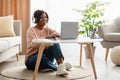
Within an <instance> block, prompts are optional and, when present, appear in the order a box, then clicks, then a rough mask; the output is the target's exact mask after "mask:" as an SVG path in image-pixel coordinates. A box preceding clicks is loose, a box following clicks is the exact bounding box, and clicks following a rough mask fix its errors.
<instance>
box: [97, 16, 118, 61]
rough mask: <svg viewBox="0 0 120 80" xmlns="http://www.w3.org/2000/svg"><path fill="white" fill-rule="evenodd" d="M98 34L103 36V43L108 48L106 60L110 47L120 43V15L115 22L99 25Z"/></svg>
mask: <svg viewBox="0 0 120 80" xmlns="http://www.w3.org/2000/svg"><path fill="white" fill-rule="evenodd" d="M98 34H99V36H100V37H101V38H103V41H102V42H101V44H102V46H103V47H104V48H106V56H105V60H107V57H108V53H109V49H110V48H113V47H115V46H119V45H120V17H118V18H116V19H115V20H114V22H113V24H110V25H108V24H107V25H102V26H99V27H98Z"/></svg>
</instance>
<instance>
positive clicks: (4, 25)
mask: <svg viewBox="0 0 120 80" xmlns="http://www.w3.org/2000/svg"><path fill="white" fill-rule="evenodd" d="M8 36H15V32H14V28H13V15H10V16H3V17H0V37H8Z"/></svg>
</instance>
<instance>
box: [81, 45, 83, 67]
mask: <svg viewBox="0 0 120 80" xmlns="http://www.w3.org/2000/svg"><path fill="white" fill-rule="evenodd" d="M82 45H83V44H82V43H80V66H82Z"/></svg>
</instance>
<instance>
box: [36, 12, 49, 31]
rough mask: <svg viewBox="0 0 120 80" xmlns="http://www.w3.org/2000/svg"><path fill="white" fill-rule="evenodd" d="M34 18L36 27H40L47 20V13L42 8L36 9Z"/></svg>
mask: <svg viewBox="0 0 120 80" xmlns="http://www.w3.org/2000/svg"><path fill="white" fill-rule="evenodd" d="M34 19H35V22H34V23H36V27H37V28H39V29H42V28H43V27H44V26H45V25H46V24H47V22H48V19H49V18H48V14H47V13H46V12H45V11H43V10H36V11H35V12H34Z"/></svg>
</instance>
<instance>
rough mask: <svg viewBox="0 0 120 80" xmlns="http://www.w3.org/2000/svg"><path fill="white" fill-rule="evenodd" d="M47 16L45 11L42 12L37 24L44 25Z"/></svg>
mask: <svg viewBox="0 0 120 80" xmlns="http://www.w3.org/2000/svg"><path fill="white" fill-rule="evenodd" d="M47 21H48V18H47V15H46V14H45V13H43V14H42V15H41V17H40V19H39V22H38V25H40V26H45V25H46V24H47Z"/></svg>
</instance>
